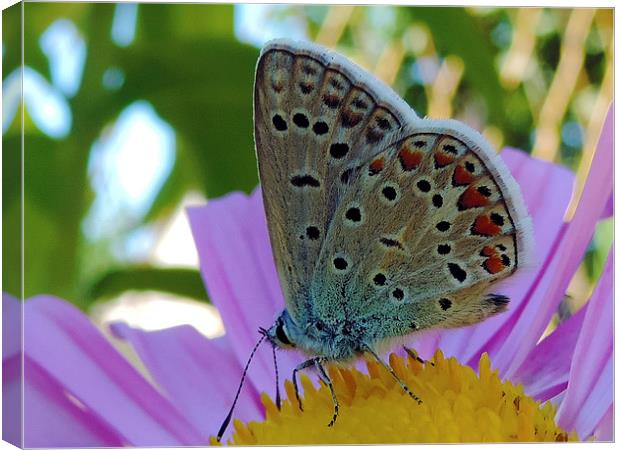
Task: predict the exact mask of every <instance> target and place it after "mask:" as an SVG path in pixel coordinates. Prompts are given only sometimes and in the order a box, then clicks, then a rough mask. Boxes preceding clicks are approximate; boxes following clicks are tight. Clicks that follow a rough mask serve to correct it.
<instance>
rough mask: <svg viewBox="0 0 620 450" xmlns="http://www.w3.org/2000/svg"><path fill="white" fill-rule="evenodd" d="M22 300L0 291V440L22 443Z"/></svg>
mask: <svg viewBox="0 0 620 450" xmlns="http://www.w3.org/2000/svg"><path fill="white" fill-rule="evenodd" d="M21 325H22V302H20V301H19V300H17V299H16V298H14V297H12V296H11V295H9V294H6V293H3V294H2V439H3V440H5V441H7V442H10V443H11V444H13V445H15V446H16V447H23V442H22V435H21V430H22V398H21V393H22V388H23V379H22V372H21V361H22V351H21V347H22V328H21Z"/></svg>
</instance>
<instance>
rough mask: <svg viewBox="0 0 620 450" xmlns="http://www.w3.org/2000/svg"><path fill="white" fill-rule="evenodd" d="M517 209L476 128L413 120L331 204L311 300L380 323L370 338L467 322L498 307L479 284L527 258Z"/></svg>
mask: <svg viewBox="0 0 620 450" xmlns="http://www.w3.org/2000/svg"><path fill="white" fill-rule="evenodd" d="M524 211H525V210H524V209H523V207H522V205H521V203H520V193H519V192H518V187H516V185H514V182H513V181H512V179H511V177H510V175H509V173H508V171H507V169H506V168H505V167H503V165H502V163H501V161H499V157H498V156H497V155H496V154H495V153H494V152H492V150H491V149H489V148H488V145H487V144H486V143H485V142H484V140H483V139H482V138H481V137H480V136H479V135H477V134H476V133H475V132H473V131H472V130H468V129H465V127H464V126H463V125H461V124H458V123H457V122H454V121H443V122H434V121H430V120H416V121H413V123H412V124H411V126H410V127H409V128H407V129H404V130H402V138H401V139H400V140H397V141H396V142H395V143H393V144H392V145H391V146H389V147H388V148H387V149H385V150H384V151H383V152H381V153H379V154H377V155H374V156H373V157H371V158H369V159H368V160H367V161H366V163H365V164H364V165H363V168H362V170H361V172H360V177H358V178H357V179H356V182H355V184H354V185H353V186H351V189H350V190H348V191H347V193H346V195H345V196H344V197H343V199H342V201H341V202H340V204H339V207H338V208H337V210H336V212H335V214H334V219H333V222H332V224H331V226H330V228H329V230H328V234H327V236H326V239H327V241H328V242H329V245H324V246H323V251H322V253H321V255H320V257H319V261H318V264H317V270H316V272H315V278H314V281H315V282H314V284H313V286H314V290H313V297H314V298H315V299H316V301H317V305H316V308H317V309H318V310H319V311H325V312H324V313H322V314H324V315H330V314H335V313H336V312H337V311H338V310H342V309H345V310H346V311H347V314H349V315H353V316H355V317H359V318H360V319H362V318H364V317H366V318H368V323H377V324H381V330H382V331H380V332H377V335H378V336H377V337H378V338H381V337H389V336H398V335H404V334H408V333H410V332H411V331H414V330H419V329H422V328H430V327H448V326H462V325H467V324H471V323H476V322H478V321H480V320H482V319H484V318H485V317H487V316H489V315H491V314H494V313H496V312H499V311H501V310H503V309H504V308H505V307H506V304H507V299H506V298H504V297H502V296H499V295H493V294H487V291H488V287H489V285H491V284H492V283H494V282H496V281H499V280H501V279H503V278H505V277H507V276H509V275H510V274H512V273H513V272H514V271H515V270H516V269H517V268H518V267H519V266H520V265H521V263H522V261H523V259H524V258H525V257H526V253H527V248H528V245H529V243H528V236H529V234H528V233H526V230H527V231H528V232H529V230H528V227H529V220H528V218H527V215H526V214H525V212H524ZM338 258H340V259H344V260H345V261H346V263H347V267H346V269H344V270H338V269H337V267H336V265H335V262H336V261H337V260H338ZM341 266H344V264H341ZM349 299H355V300H354V301H353V302H350V301H349ZM388 324H389V325H388Z"/></svg>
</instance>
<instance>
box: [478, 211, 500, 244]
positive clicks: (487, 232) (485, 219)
mask: <svg viewBox="0 0 620 450" xmlns="http://www.w3.org/2000/svg"><path fill="white" fill-rule="evenodd" d="M471 230H472V232H473V233H475V234H479V235H482V236H496V235H498V234H499V233H501V231H502V229H501V227H500V226H498V225H496V224H494V223H493V222H492V221H491V219H490V218H489V216H486V215H481V216H478V217H476V220H475V221H474V224H473V226H472V227H471ZM487 248H488V247H485V248H484V249H483V251H484V250H486V249H487Z"/></svg>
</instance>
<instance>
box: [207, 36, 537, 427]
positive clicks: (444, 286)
mask: <svg viewBox="0 0 620 450" xmlns="http://www.w3.org/2000/svg"><path fill="white" fill-rule="evenodd" d="M254 135H255V142H256V152H257V158H258V169H259V174H260V180H261V185H262V194H263V200H264V205H265V210H266V214H267V222H268V228H269V235H270V239H271V245H272V249H273V255H274V259H275V263H276V267H277V271H278V274H279V278H280V283H281V287H282V290H283V293H284V298H285V302H286V309H284V311H282V313H281V314H280V315H279V316H278V317H277V319H276V320H275V322H274V324H273V325H272V326H271V327H270V328H269V329H262V331H261V332H262V334H263V337H262V338H261V341H262V339H267V340H269V341H270V342H271V343H272V344H273V346H274V349H275V348H276V347H278V348H293V347H294V348H297V349H299V350H301V351H303V352H304V353H305V354H307V355H308V359H307V360H306V361H305V362H303V363H302V364H300V365H299V366H297V367H296V368H295V370H294V372H293V377H292V378H293V383H294V386H295V393H296V395H297V400H298V402H299V407H300V408H302V404H301V400H300V398H299V391H298V389H297V372H299V371H300V370H302V369H305V368H309V367H314V368H315V369H316V370H317V373H318V375H319V378H320V379H321V380H322V381H323V382H324V383H325V384H326V385H327V386H328V387H329V388H330V389H331V393H332V398H333V400H334V413H333V417H332V419H331V421H330V422H329V425H330V426H331V425H333V424H334V422H335V421H336V418H337V416H338V401H337V396H336V393H335V392H334V389H333V386H332V383H331V380H330V379H329V376H328V374H327V371H326V370H325V368H324V364H325V363H328V362H331V361H336V362H342V361H350V360H353V359H355V358H357V357H359V356H361V355H364V354H368V355H371V356H372V357H374V358H375V359H376V360H377V361H378V362H379V363H381V364H382V365H383V367H385V368H386V370H388V371H389V372H390V373H391V374H392V376H394V378H396V380H397V381H398V382H399V383H400V384H401V386H402V388H403V389H404V390H405V391H406V392H407V393H409V395H411V396H412V397H413V398H414V399H415V400H417V401H422V399H419V398H418V397H417V396H416V395H415V393H413V392H412V391H411V390H410V389H409V388H408V387H407V386H406V385H405V384H404V383H403V382H402V381H400V379H399V378H398V376H397V375H396V374H395V373H394V371H393V370H392V369H391V367H390V366H389V365H388V364H386V363H385V362H384V361H383V360H382V359H381V358H380V356H379V348H381V347H382V345H384V344H385V343H389V342H390V341H392V340H394V339H396V338H402V337H403V336H407V335H410V334H412V333H415V332H419V331H421V330H426V329H432V328H451V327H461V326H466V325H471V324H475V323H477V322H480V321H482V320H484V319H485V318H487V317H489V316H492V315H494V314H497V313H499V312H502V311H504V310H505V309H506V308H507V305H508V302H509V299H508V298H507V297H505V296H503V295H501V294H497V293H492V292H491V291H490V289H491V287H492V286H493V285H494V284H495V283H497V282H498V281H500V280H502V279H504V278H506V277H508V276H510V275H511V274H513V273H514V272H515V271H516V270H517V269H518V268H519V267H521V266H522V265H523V264H524V262H525V261H527V260H528V258H529V254H530V252H531V246H532V241H533V237H532V229H531V228H532V227H531V220H530V218H529V216H528V214H527V211H526V208H525V206H524V203H523V199H522V196H521V193H520V190H519V187H518V185H517V184H516V182H515V181H514V179H513V178H512V176H511V175H510V172H509V171H508V169H507V168H506V166H505V165H504V164H503V162H502V160H501V159H500V157H499V156H498V154H497V153H496V152H495V151H494V150H493V149H492V148H491V146H490V145H489V144H488V143H487V142H486V141H485V139H484V138H483V137H482V136H481V135H480V134H479V133H478V132H476V131H474V130H472V129H470V128H469V127H467V126H466V125H464V124H462V123H460V122H457V121H455V120H431V119H423V118H419V117H418V116H417V115H416V113H415V112H414V111H413V110H412V109H411V108H410V107H409V106H408V104H407V103H406V102H405V101H404V100H402V99H401V98H400V97H399V96H398V95H397V94H396V93H395V92H394V91H392V89H391V88H389V87H388V86H386V85H384V84H383V83H382V82H381V81H379V80H378V79H376V78H374V77H373V76H372V75H370V74H369V73H367V72H365V71H364V70H363V69H361V68H359V67H358V66H356V65H355V64H353V63H352V62H350V61H349V60H347V59H346V58H345V57H343V56H341V55H339V54H336V53H334V52H332V51H330V50H328V49H326V48H323V47H321V46H318V45H316V44H312V43H308V42H295V41H290V40H285V39H278V40H274V41H271V42H269V43H268V44H267V45H266V46H265V47H264V48H263V50H262V52H261V55H260V57H259V60H258V63H257V68H256V77H255V89H254ZM261 341H259V343H258V344H257V347H258V345H259V344H260V342H261ZM254 351H256V347H255V349H254ZM253 353H254V352H253ZM250 360H251V357H250ZM274 360H275V350H274ZM248 364H249V361H248ZM246 370H247V366H246ZM244 376H245V371H244ZM276 382H277V381H276ZM238 394H239V392H237V397H235V402H236V399H237V398H238ZM278 400H279V396H278ZM233 408H234V403H233ZM231 414H232V408H231V412H230V413H229V416H228V417H227V420H226V421H225V424H224V425H223V426H222V429H221V430H220V433H219V437H221V435H222V434H223V429H224V428H225V425H227V423H228V421H229V420H230V415H231Z"/></svg>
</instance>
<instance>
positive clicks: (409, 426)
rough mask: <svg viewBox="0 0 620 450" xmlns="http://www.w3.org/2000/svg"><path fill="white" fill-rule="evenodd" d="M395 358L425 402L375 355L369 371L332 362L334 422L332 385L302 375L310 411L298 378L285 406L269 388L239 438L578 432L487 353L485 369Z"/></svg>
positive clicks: (537, 437) (244, 441) (336, 440)
mask: <svg viewBox="0 0 620 450" xmlns="http://www.w3.org/2000/svg"><path fill="white" fill-rule="evenodd" d="M390 365H391V366H392V368H393V369H394V370H395V371H396V373H397V374H398V376H399V377H400V378H401V379H402V380H403V381H404V382H405V383H406V384H407V385H408V386H409V387H410V388H411V390H412V391H413V392H414V393H415V394H416V395H417V396H419V397H420V398H421V399H422V400H423V402H422V404H418V403H417V402H415V401H414V400H412V399H411V398H410V397H409V396H408V395H407V394H406V393H405V392H403V390H402V388H401V387H400V386H399V385H398V384H397V383H396V382H395V380H394V379H393V378H392V377H391V375H390V374H389V373H388V372H387V371H386V370H385V369H384V368H383V367H381V366H380V365H379V364H377V363H376V362H367V366H368V374H364V373H362V372H359V371H358V370H356V369H346V368H341V367H336V366H331V367H330V368H329V375H330V377H331V379H332V382H333V384H334V388H335V390H336V394H337V396H338V400H339V403H340V413H339V415H338V420H337V421H336V423H335V425H334V426H333V427H327V423H328V422H329V420H330V419H331V416H332V411H333V403H332V397H331V394H330V391H329V389H328V387H327V386H321V387H320V388H318V389H317V388H315V386H314V385H313V384H312V382H311V381H310V379H309V378H308V377H306V376H302V377H301V382H302V385H303V388H304V393H305V394H304V398H303V408H304V410H303V412H302V411H300V410H299V408H298V406H297V402H296V400H295V393H294V390H293V385H292V383H291V382H290V381H287V382H286V384H285V387H286V391H287V394H288V400H285V401H284V402H283V403H282V409H281V410H278V409H277V408H276V406H275V404H274V403H273V402H272V401H271V399H270V398H269V397H268V396H267V395H266V394H263V395H262V401H263V404H264V405H265V409H266V412H267V415H266V419H265V420H264V421H263V422H260V423H258V422H250V423H248V424H244V423H242V422H241V421H235V433H234V435H233V438H232V444H237V445H253V444H256V445H287V444H288V445H304V444H380V443H381V444H383V443H450V442H527V441H568V440H577V434H576V433H575V432H572V433H570V434H568V433H566V432H565V431H563V430H562V429H560V428H559V427H558V426H557V425H556V424H555V421H554V416H555V412H556V410H555V407H554V406H553V405H552V404H551V403H550V402H547V403H545V404H544V405H541V404H540V402H539V401H536V400H534V399H533V398H531V397H528V396H527V395H525V394H524V392H523V386H521V385H518V386H514V385H513V384H512V383H511V382H509V381H504V382H502V381H501V380H500V378H499V376H498V374H497V371H492V370H491V364H490V361H489V358H488V356H487V355H486V354H484V355H483V356H482V358H481V359H480V363H479V373H480V375H479V376H478V375H476V373H475V372H474V371H473V370H472V369H471V368H470V367H468V366H463V365H461V364H460V363H459V362H458V361H457V360H456V359H455V358H449V359H446V358H444V356H443V354H442V353H441V352H440V351H437V353H436V354H435V356H434V357H433V359H432V360H430V361H427V362H426V363H421V362H419V361H418V360H416V359H415V358H413V357H411V356H409V357H408V358H407V361H406V362H405V360H403V358H401V357H399V356H397V355H395V354H392V355H390Z"/></svg>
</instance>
